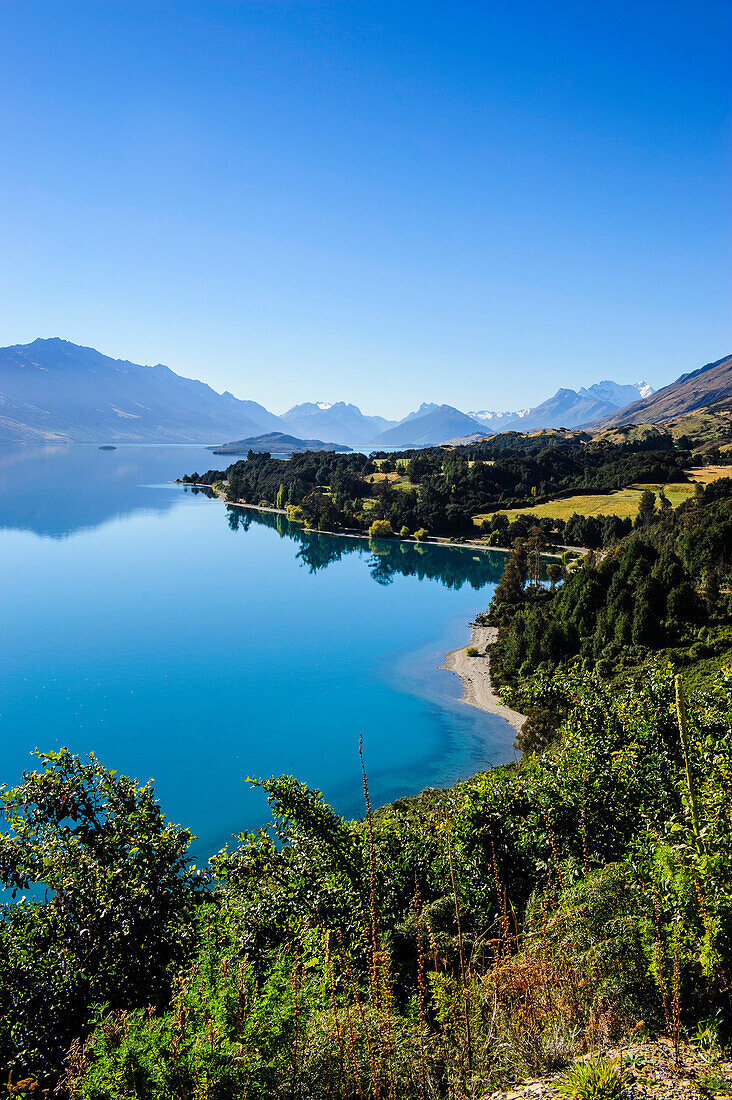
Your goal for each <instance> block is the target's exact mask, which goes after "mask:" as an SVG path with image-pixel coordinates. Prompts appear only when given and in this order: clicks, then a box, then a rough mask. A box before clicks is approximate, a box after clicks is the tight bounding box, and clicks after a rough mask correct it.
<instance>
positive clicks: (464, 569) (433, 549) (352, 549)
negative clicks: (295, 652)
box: [194, 490, 505, 589]
mask: <svg viewBox="0 0 732 1100" xmlns="http://www.w3.org/2000/svg"><path fill="white" fill-rule="evenodd" d="M194 491H195V490H194ZM226 511H227V514H228V524H229V528H230V529H231V530H232V531H248V530H249V527H250V526H251V524H252V523H255V524H261V525H263V526H265V527H270V528H272V529H274V530H275V531H276V532H277V534H278V535H279V536H280V538H283V539H291V540H292V541H293V542H295V543H297V544H299V549H298V550H297V553H296V557H297V559H298V560H299V561H301V562H302V563H303V565H305V566H307V567H308V569H309V570H310V572H311V573H317V572H318V571H319V570H321V569H326V568H327V567H328V566H329V565H332V564H333V563H334V562H338V561H341V560H342V558H343V557H344V556H345V555H346V554H358V555H359V557H361V558H363V559H365V561H366V565H367V567H368V570H369V573H370V574H371V576H372V577H373V579H374V580H375V581H377V583H378V584H391V583H392V581H393V580H394V578H395V577H397V576H402V577H418V578H419V579H420V580H426V579H428V580H434V581H439V582H440V583H441V584H444V585H445V587H446V588H462V587H463V585H465V584H469V585H470V586H471V587H472V588H475V589H480V588H484V587H485V585H487V584H497V583H498V580H499V579H500V576H501V573H502V572H503V567H504V564H505V554H502V553H500V552H498V551H492V552H490V551H489V552H486V551H484V550H474V549H471V548H469V547H466V548H463V547H460V546H454V547H453V546H441V545H435V544H433V543H421V544H420V543H417V542H404V541H402V540H400V539H362V538H357V537H349V536H340V535H326V534H322V533H321V532H319V531H305V530H303V527H302V525H301V524H298V523H291V522H290V520H288V519H287V517H286V516H283V515H281V514H280V513H278V512H264V511H260V510H258V509H254V508H244V507H241V506H239V505H231V504H229V505H227V506H226ZM456 551H457V552H456Z"/></svg>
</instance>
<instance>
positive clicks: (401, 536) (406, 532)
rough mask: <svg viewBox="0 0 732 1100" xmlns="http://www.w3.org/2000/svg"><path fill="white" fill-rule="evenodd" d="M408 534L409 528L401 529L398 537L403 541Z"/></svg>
mask: <svg viewBox="0 0 732 1100" xmlns="http://www.w3.org/2000/svg"><path fill="white" fill-rule="evenodd" d="M409 534H410V531H409V528H408V527H402V529H401V531H400V532H399V537H400V538H403V539H408V538H409Z"/></svg>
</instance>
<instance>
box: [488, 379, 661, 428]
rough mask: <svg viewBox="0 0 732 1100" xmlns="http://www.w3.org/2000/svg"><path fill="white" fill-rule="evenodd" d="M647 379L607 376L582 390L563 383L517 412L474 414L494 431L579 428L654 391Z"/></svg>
mask: <svg viewBox="0 0 732 1100" xmlns="http://www.w3.org/2000/svg"><path fill="white" fill-rule="evenodd" d="M653 392H654V391H653V388H652V387H651V386H649V385H648V383H647V382H637V383H635V384H633V385H620V384H619V383H618V382H612V381H611V380H610V379H606V380H605V381H603V382H595V383H594V385H592V386H582V387H581V388H580V389H579V390H573V389H569V388H567V387H561V388H560V389H558V390H557V392H556V393H555V394H554V395H553V396H552V397H549V398H548V399H547V400H546V401H543V402H542V403H541V404H540V405H536V406H535V407H534V408H530V409H522V410H521V411H520V412H516V413H501V412H484V413H470V416H472V417H474V418H475V419H477V420H478V421H479V422H480V423H482V424H485V425H486V427H489V428H490V429H491V431H494V432H512V431H517V432H530V431H534V430H535V429H537V428H579V427H581V426H583V425H585V424H587V423H589V422H591V421H594V420H599V419H601V418H602V417H605V416H611V415H612V414H613V413H614V412H616V411H617V410H618V409H621V408H623V407H624V406H626V405H628V404H630V403H631V402H633V401H637V400H638V396H639V395H640V396H646V395H648V394H652V393H653Z"/></svg>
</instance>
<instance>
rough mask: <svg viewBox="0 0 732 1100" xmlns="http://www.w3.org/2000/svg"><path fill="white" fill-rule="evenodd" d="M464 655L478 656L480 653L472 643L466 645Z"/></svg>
mask: <svg viewBox="0 0 732 1100" xmlns="http://www.w3.org/2000/svg"><path fill="white" fill-rule="evenodd" d="M465 656H466V657H479V656H480V653H479V652H478V650H477V649H476V648H475V646H474V645H469V646H468V647H467V649H466V650H465Z"/></svg>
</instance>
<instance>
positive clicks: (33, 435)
mask: <svg viewBox="0 0 732 1100" xmlns="http://www.w3.org/2000/svg"><path fill="white" fill-rule="evenodd" d="M730 393H732V357H730V356H728V357H726V358H724V359H720V360H718V361H716V362H715V363H709V364H707V366H705V367H702V368H700V370H698V371H694V372H692V373H690V374H685V375H682V376H681V378H679V379H678V380H677V381H676V382H674V383H672V384H671V385H670V386H666V387H664V389H662V390H660V391H659V392H658V393H654V391H653V389H652V388H651V387H650V386H649V385H648V384H647V383H645V382H638V383H636V384H634V385H620V384H618V383H617V382H613V381H610V380H606V381H603V382H597V383H595V384H594V385H592V386H588V387H582V388H581V389H579V390H573V389H569V388H566V387H562V388H561V389H559V390H557V392H556V393H555V394H554V395H553V396H552V397H550V398H548V399H547V400H546V401H544V402H542V403H541V404H539V405H536V406H534V407H533V408H529V409H523V410H521V411H518V412H492V411H488V410H482V411H473V412H469V413H465V412H462V411H461V410H459V409H456V408H454V407H453V406H451V405H445V404H436V403H429V402H425V403H423V404H421V405H420V406H419V407H418V408H417V409H415V410H414V411H413V412H410V413H409V414H408V415H407V416H405V417H403V418H402V419H401V420H399V421H395V420H388V419H386V418H385V417H381V416H369V415H366V414H364V413H363V412H362V411H361V409H359V408H358V406H356V405H353V404H348V403H346V402H345V401H337V402H334V403H328V402H305V403H303V404H299V405H295V406H293V407H292V408H291V409H289V410H288V411H287V412H286V413H283V414H282V416H277V415H275V414H274V413H272V412H270V411H269V410H268V409H266V408H264V406H263V405H260V404H258V403H257V402H256V401H248V400H242V399H240V398H237V397H234V395H233V394H231V393H229V392H228V391H227V392H224V393H217V392H216V390H214V389H212V388H211V387H210V386H208V385H206V384H205V383H204V382H199V381H195V380H194V379H190V378H184V377H182V376H181V375H178V374H176V373H175V372H174V371H172V370H171V369H170V368H169V367H166V366H163V365H162V364H160V363H158V364H157V365H155V366H142V365H140V364H138V363H131V362H129V361H127V360H121V359H112V358H110V357H109V356H107V355H103V354H102V353H101V352H99V351H96V350H95V349H94V348H86V347H80V346H79V345H77V344H72V343H70V342H69V341H67V340H61V339H58V338H54V339H50V340H40V339H39V340H34V341H33V342H32V343H30V344H16V345H13V346H11V347H6V348H0V442H5V443H15V442H42V441H47V442H59V443H69V442H80V443H92V442H93V443H102V442H111V443H117V442H119V443H140V442H143V443H146V442H160V443H200V442H205V443H215V442H216V441H217V440H221V439H234V440H242V439H252V438H258V437H261V436H263V435H269V434H270V433H275V432H276V433H283V434H284V435H288V436H291V437H294V438H295V439H296V440H297V439H305V440H333V441H334V443H338V444H341V445H351V446H362V447H371V448H374V449H378V448H381V447H404V448H408V447H424V446H434V445H437V444H440V443H444V442H446V441H448V440H454V439H458V438H477V437H480V436H485V435H490V434H493V433H496V432H502V431H532V430H535V429H538V428H559V427H563V428H578V427H587V426H605V425H608V426H610V425H615V424H626V423H628V422H630V421H634V422H636V423H639V422H646V423H657V422H658V421H659V420H663V419H664V418H665V417H674V416H680V415H683V413H684V412H688V411H691V410H693V409H695V408H699V407H702V406H703V405H705V404H709V403H710V402H711V401H713V400H715V399H716V398H718V397H721V396H726V395H729V394H730Z"/></svg>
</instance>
